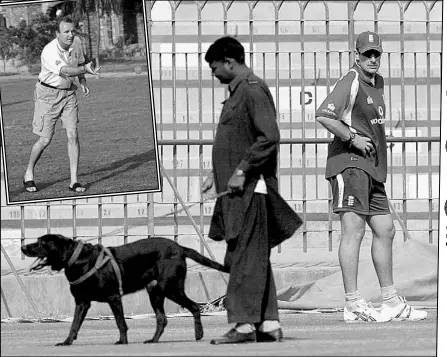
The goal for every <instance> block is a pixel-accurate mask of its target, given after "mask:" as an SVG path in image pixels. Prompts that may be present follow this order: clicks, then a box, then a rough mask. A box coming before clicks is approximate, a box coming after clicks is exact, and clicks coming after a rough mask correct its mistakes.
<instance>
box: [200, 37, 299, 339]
mask: <svg viewBox="0 0 447 357" xmlns="http://www.w3.org/2000/svg"><path fill="white" fill-rule="evenodd" d="M205 60H206V61H207V62H208V63H209V65H210V68H211V70H212V73H213V75H214V76H215V77H216V78H217V79H218V80H219V81H220V82H221V83H223V84H228V88H229V92H230V96H229V98H228V100H226V101H225V104H224V106H223V109H222V114H221V116H220V119H219V125H218V127H217V131H216V136H215V138H214V143H213V150H212V162H213V168H212V171H211V172H210V174H209V175H208V177H207V178H206V180H205V182H204V183H203V185H202V192H203V193H204V194H205V195H206V196H209V195H211V194H213V193H214V192H216V193H218V194H219V193H222V192H224V191H227V190H229V191H230V192H231V193H230V194H229V195H225V196H221V197H219V198H218V199H217V201H216V205H215V208H214V213H213V217H212V219H211V226H210V231H209V237H210V238H211V239H214V240H225V241H226V242H227V250H226V254H225V266H227V267H229V269H230V279H229V283H228V289H227V294H226V297H225V308H226V309H227V313H228V322H229V323H235V324H236V325H235V327H234V328H232V329H230V331H229V332H227V333H226V334H225V335H224V336H223V338H220V339H213V340H212V341H211V343H212V344H226V343H246V342H255V341H257V342H274V341H278V342H280V341H282V340H283V332H282V330H281V327H280V323H279V315H278V302H277V298H276V287H275V280H274V277H273V272H272V267H271V264H270V250H271V248H273V247H274V246H276V245H277V244H279V243H281V242H282V241H284V240H285V239H287V238H289V237H291V236H292V235H293V233H294V232H295V231H296V230H297V229H298V228H299V226H300V225H301V223H302V222H301V219H300V218H299V217H298V215H297V214H296V213H295V212H294V211H293V210H292V209H291V208H290V206H289V205H288V204H287V202H285V201H284V199H283V198H282V197H281V196H280V195H279V193H278V179H277V177H276V170H277V155H278V143H279V138H280V137H279V129H278V124H277V118H276V109H275V105H274V102H273V98H272V95H271V93H270V90H269V89H268V87H267V85H266V83H265V82H264V81H263V80H262V79H261V78H259V77H257V76H256V75H254V74H253V72H252V70H251V69H250V68H249V67H247V65H246V64H245V52H244V47H243V46H242V45H241V44H240V43H239V41H237V40H236V39H235V38H232V37H223V38H220V39H218V40H217V41H216V42H214V43H213V44H212V45H211V47H210V48H209V49H208V51H207V53H206V55H205Z"/></svg>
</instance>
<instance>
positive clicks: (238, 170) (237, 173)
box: [235, 169, 245, 176]
mask: <svg viewBox="0 0 447 357" xmlns="http://www.w3.org/2000/svg"><path fill="white" fill-rule="evenodd" d="M235 174H236V176H245V172H244V171H242V170H241V169H236V172H235Z"/></svg>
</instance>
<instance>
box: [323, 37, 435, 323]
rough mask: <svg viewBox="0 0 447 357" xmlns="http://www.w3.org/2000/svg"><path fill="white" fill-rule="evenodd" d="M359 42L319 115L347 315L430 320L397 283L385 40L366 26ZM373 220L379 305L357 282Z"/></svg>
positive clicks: (368, 318)
mask: <svg viewBox="0 0 447 357" xmlns="http://www.w3.org/2000/svg"><path fill="white" fill-rule="evenodd" d="M355 47H356V51H355V63H354V64H353V66H352V67H351V68H350V69H349V71H348V72H347V73H346V74H344V75H343V76H342V77H341V78H340V79H339V80H338V81H337V84H336V85H335V87H334V89H333V90H332V92H331V93H330V94H329V95H328V96H327V98H326V99H325V100H324V101H323V103H322V104H321V105H320V107H319V108H318V109H317V111H316V120H317V121H318V122H319V123H320V124H321V125H322V126H323V127H325V128H326V129H327V130H328V131H329V132H331V133H332V134H334V139H333V141H332V142H331V143H330V145H329V148H328V156H327V161H326V174H325V177H326V179H327V180H328V181H329V183H330V185H331V188H332V197H333V200H332V210H333V212H334V213H337V214H339V216H340V223H341V232H342V233H341V240H340V244H339V250H338V258H339V261H340V267H341V272H342V280H343V286H344V290H345V308H344V311H343V319H344V320H345V321H346V322H371V323H378V322H388V321H391V320H407V321H418V320H424V319H426V318H427V312H426V311H423V310H417V309H415V308H413V307H411V306H410V305H408V304H407V303H406V302H405V299H404V298H403V297H401V296H400V295H399V294H398V292H397V290H396V287H395V285H394V278H393V254H392V250H393V239H394V234H395V227H394V222H393V216H392V214H391V211H390V208H389V204H388V196H387V193H386V190H385V183H386V179H387V165H388V163H387V156H388V154H387V142H386V131H385V127H386V125H389V121H388V119H387V113H386V107H385V96H384V88H385V85H384V79H383V77H382V76H381V75H380V74H379V73H378V70H379V68H380V59H381V56H382V52H383V49H382V41H381V40H380V37H379V35H378V34H377V33H375V32H371V31H366V32H362V33H361V34H360V35H359V36H358V38H357V41H356V43H355ZM387 123H388V124H387ZM366 224H367V225H368V226H369V227H370V228H371V231H372V232H373V237H372V243H371V256H372V261H373V263H374V268H375V270H376V275H377V278H378V282H379V285H380V292H381V296H382V307H381V309H380V310H376V309H375V308H374V306H372V305H371V304H370V303H369V302H367V301H366V300H365V299H364V298H363V296H362V295H361V293H360V291H359V288H358V284H357V277H358V266H359V252H360V245H361V243H362V240H363V238H364V235H365V228H366Z"/></svg>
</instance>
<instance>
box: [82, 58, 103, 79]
mask: <svg viewBox="0 0 447 357" xmlns="http://www.w3.org/2000/svg"><path fill="white" fill-rule="evenodd" d="M100 69H101V66H100V67H98V68H95V63H94V62H93V61H91V62H89V63H86V64H85V65H84V70H85V71H86V72H87V73H89V74H92V75H94V76H99V70H100Z"/></svg>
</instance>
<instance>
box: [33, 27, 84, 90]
mask: <svg viewBox="0 0 447 357" xmlns="http://www.w3.org/2000/svg"><path fill="white" fill-rule="evenodd" d="M40 60H41V70H40V73H39V80H40V81H41V82H44V83H46V84H49V85H51V86H53V87H56V88H70V86H71V84H72V83H73V81H74V79H75V77H68V76H65V75H64V74H62V73H61V68H62V67H65V66H72V67H77V66H78V65H79V64H80V63H83V62H84V61H85V58H84V53H83V51H82V44H81V40H80V39H79V37H77V36H75V38H74V40H73V44H72V45H71V46H70V48H69V49H68V50H64V49H63V48H62V47H61V46H60V45H59V42H58V40H57V38H55V39H54V40H52V41H51V42H50V43H49V44H47V45H46V46H45V47H44V49H43V51H42V54H41V56H40Z"/></svg>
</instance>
